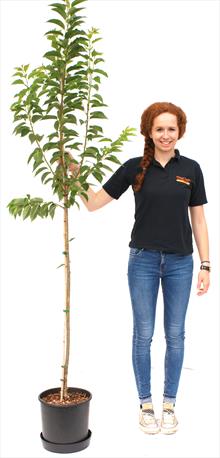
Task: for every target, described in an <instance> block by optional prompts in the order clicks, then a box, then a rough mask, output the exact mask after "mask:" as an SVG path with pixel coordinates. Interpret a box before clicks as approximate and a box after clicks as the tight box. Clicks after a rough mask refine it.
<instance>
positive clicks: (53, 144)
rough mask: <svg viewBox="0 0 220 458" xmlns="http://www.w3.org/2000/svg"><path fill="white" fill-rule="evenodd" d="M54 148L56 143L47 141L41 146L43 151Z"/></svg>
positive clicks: (56, 145)
mask: <svg viewBox="0 0 220 458" xmlns="http://www.w3.org/2000/svg"><path fill="white" fill-rule="evenodd" d="M55 148H58V143H57V142H49V143H45V145H44V146H43V151H48V150H50V149H55Z"/></svg>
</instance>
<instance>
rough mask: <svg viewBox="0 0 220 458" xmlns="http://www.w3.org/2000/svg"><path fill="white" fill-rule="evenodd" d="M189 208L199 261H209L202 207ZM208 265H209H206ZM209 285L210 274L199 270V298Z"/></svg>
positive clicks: (206, 230) (207, 239) (207, 240)
mask: <svg viewBox="0 0 220 458" xmlns="http://www.w3.org/2000/svg"><path fill="white" fill-rule="evenodd" d="M189 208H190V216H191V223H192V230H193V235H194V238H195V242H196V245H197V249H198V252H199V257H200V261H209V238H208V228H207V224H206V219H205V214H204V209H203V205H196V206H194V207H189ZM207 265H209V264H207ZM209 285H210V274H209V271H207V270H200V272H199V275H198V284H197V288H198V290H199V292H198V293H197V294H198V295H199V296H201V295H202V294H204V293H206V292H207V291H208V288H209Z"/></svg>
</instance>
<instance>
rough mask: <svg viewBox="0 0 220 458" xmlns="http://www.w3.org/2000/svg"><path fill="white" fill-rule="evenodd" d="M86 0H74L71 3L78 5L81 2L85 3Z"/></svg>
mask: <svg viewBox="0 0 220 458" xmlns="http://www.w3.org/2000/svg"><path fill="white" fill-rule="evenodd" d="M85 1H86V0H73V2H72V3H71V5H72V7H74V6H76V5H79V3H83V2H85Z"/></svg>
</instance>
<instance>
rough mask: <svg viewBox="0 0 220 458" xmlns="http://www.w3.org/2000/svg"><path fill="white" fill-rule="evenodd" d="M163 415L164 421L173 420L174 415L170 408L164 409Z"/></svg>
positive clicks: (171, 421)
mask: <svg viewBox="0 0 220 458" xmlns="http://www.w3.org/2000/svg"><path fill="white" fill-rule="evenodd" d="M163 417H164V420H165V422H166V423H173V422H174V421H175V415H174V411H173V410H172V409H164V410H163Z"/></svg>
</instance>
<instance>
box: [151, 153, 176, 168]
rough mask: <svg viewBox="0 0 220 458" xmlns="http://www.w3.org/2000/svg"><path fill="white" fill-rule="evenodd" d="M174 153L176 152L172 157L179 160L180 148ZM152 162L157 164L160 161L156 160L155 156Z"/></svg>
mask: <svg viewBox="0 0 220 458" xmlns="http://www.w3.org/2000/svg"><path fill="white" fill-rule="evenodd" d="M174 153H175V156H174V157H173V158H172V159H173V160H176V161H178V160H179V159H180V153H179V150H178V149H174ZM152 163H153V164H155V165H157V164H158V162H157V161H156V159H155V158H153V160H152Z"/></svg>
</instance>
